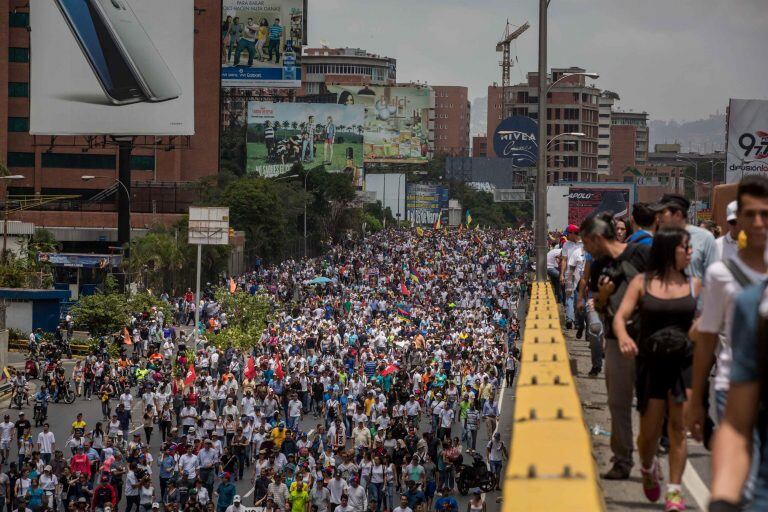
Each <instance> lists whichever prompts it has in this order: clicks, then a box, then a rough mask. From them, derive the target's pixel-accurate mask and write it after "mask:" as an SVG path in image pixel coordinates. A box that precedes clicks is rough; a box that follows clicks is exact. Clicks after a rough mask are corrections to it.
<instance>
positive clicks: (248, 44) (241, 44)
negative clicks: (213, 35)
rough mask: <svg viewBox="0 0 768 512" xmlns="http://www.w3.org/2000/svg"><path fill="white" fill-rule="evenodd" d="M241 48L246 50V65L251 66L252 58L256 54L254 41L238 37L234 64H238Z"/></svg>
mask: <svg viewBox="0 0 768 512" xmlns="http://www.w3.org/2000/svg"><path fill="white" fill-rule="evenodd" d="M243 50H248V66H249V67H250V66H253V58H254V57H255V56H256V43H255V42H254V41H249V40H248V39H243V38H240V40H239V41H238V42H237V49H236V50H235V64H234V65H235V66H238V65H239V64H240V55H241V54H242V53H243Z"/></svg>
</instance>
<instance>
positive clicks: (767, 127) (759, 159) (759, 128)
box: [725, 99, 768, 183]
mask: <svg viewBox="0 0 768 512" xmlns="http://www.w3.org/2000/svg"><path fill="white" fill-rule="evenodd" d="M729 105H730V106H729V108H728V149H727V151H728V155H727V157H726V158H727V160H726V173H725V181H726V183H736V182H738V181H739V180H740V179H741V178H742V177H743V176H746V175H748V174H764V175H765V174H766V173H768V100H733V99H732V100H731V101H730V104H729Z"/></svg>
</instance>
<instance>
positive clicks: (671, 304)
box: [613, 228, 701, 510]
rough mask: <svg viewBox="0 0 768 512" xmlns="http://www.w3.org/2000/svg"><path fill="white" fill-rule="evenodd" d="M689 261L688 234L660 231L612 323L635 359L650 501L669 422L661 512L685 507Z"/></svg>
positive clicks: (656, 491) (694, 282)
mask: <svg viewBox="0 0 768 512" xmlns="http://www.w3.org/2000/svg"><path fill="white" fill-rule="evenodd" d="M690 261H691V246H690V238H689V235H688V232H687V231H686V230H684V229H680V228H674V229H665V230H662V231H660V232H658V233H656V235H655V237H654V240H653V246H652V247H651V254H650V261H649V266H648V268H649V270H648V272H647V273H645V274H640V275H638V276H637V277H635V278H634V279H633V281H632V282H631V283H630V286H629V288H628V289H627V292H626V294H625V295H624V298H623V300H622V303H621V306H620V308H619V310H618V312H617V314H616V317H615V318H614V322H613V328H614V332H615V333H616V335H617V339H618V342H619V349H620V350H621V352H622V354H623V355H624V356H626V357H636V358H637V361H636V367H637V380H636V392H637V408H638V410H639V411H640V432H639V434H638V437H637V445H638V446H637V448H638V453H639V455H640V461H641V463H642V467H641V473H642V476H643V491H644V492H645V495H646V497H647V498H648V499H649V500H650V501H657V500H658V499H659V498H660V497H661V482H662V481H663V475H662V474H661V469H660V466H659V464H658V462H657V460H656V451H657V448H658V444H659V437H660V436H661V431H662V427H663V424H664V417H665V414H666V415H667V416H668V418H669V424H668V433H669V442H670V448H669V467H670V470H669V472H670V474H669V481H670V483H669V485H668V486H667V492H666V503H665V510H684V509H685V504H684V501H683V497H682V492H681V487H680V485H681V481H682V476H683V470H684V468H685V463H686V459H687V446H686V434H685V424H684V422H683V418H684V408H685V402H686V400H687V398H688V396H689V395H690V391H691V384H692V373H691V372H692V368H691V364H692V356H693V351H692V347H691V343H690V341H689V340H688V330H689V329H690V327H691V324H692V323H693V319H694V315H695V313H696V302H697V297H698V294H699V289H700V287H701V283H700V282H699V280H698V279H694V278H690V277H688V276H687V275H686V273H685V269H686V268H687V267H688V265H689V264H690ZM635 308H638V309H639V313H640V333H639V335H636V336H635V337H636V338H637V339H632V337H631V336H630V335H629V334H628V332H627V320H629V318H630V317H631V316H632V313H633V311H634V310H635Z"/></svg>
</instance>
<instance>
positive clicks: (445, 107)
mask: <svg viewBox="0 0 768 512" xmlns="http://www.w3.org/2000/svg"><path fill="white" fill-rule="evenodd" d="M432 89H433V90H434V91H435V155H448V156H469V118H470V109H471V105H470V103H469V100H468V90H467V88H466V87H460V86H452V85H433V86H432Z"/></svg>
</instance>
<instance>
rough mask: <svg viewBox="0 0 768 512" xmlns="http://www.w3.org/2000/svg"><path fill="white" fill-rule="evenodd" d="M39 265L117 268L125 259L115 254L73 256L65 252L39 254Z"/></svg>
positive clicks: (37, 255)
mask: <svg viewBox="0 0 768 512" xmlns="http://www.w3.org/2000/svg"><path fill="white" fill-rule="evenodd" d="M35 259H36V260H37V261H38V263H50V264H51V265H53V266H54V267H67V268H102V269H109V268H117V267H119V266H120V265H121V264H122V263H123V257H122V256H120V255H115V254H72V253H63V252H38V253H37V254H36V255H35Z"/></svg>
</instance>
